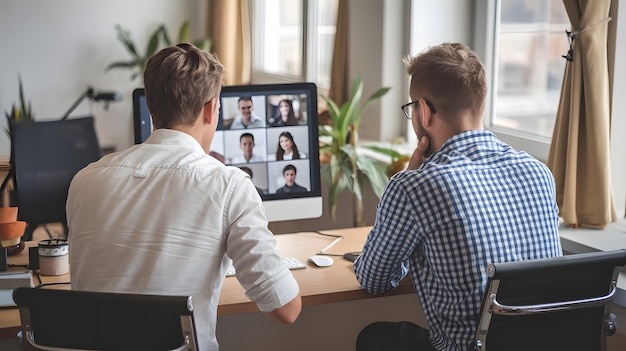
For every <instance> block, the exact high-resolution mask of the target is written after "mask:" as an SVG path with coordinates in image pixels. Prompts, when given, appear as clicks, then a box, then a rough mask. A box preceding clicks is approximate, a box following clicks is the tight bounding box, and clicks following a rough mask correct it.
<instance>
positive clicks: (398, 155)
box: [361, 145, 407, 159]
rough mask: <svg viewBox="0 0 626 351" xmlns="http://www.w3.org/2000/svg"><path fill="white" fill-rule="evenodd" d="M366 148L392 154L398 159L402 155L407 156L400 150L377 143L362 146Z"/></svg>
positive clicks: (393, 157) (392, 156)
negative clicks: (377, 144)
mask: <svg viewBox="0 0 626 351" xmlns="http://www.w3.org/2000/svg"><path fill="white" fill-rule="evenodd" d="M361 147H362V148H364V149H368V150H372V151H376V152H378V153H380V154H383V155H388V156H391V158H392V159H397V158H400V157H402V156H407V155H405V154H401V153H399V152H398V151H396V150H394V149H389V148H386V147H381V146H375V145H367V146H361Z"/></svg>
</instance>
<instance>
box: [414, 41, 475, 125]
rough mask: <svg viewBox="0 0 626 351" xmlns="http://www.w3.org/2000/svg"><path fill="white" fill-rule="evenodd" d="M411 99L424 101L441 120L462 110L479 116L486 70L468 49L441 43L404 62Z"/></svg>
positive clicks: (453, 44) (462, 45)
mask: <svg viewBox="0 0 626 351" xmlns="http://www.w3.org/2000/svg"><path fill="white" fill-rule="evenodd" d="M404 63H405V65H406V71H407V73H408V74H409V75H410V76H411V88H410V90H411V96H412V97H413V98H426V99H427V100H429V101H430V102H432V104H433V105H434V106H435V109H436V110H437V112H438V113H440V114H441V115H442V117H443V118H444V119H448V118H454V116H456V115H458V114H460V113H461V112H463V111H465V110H469V111H470V112H471V113H472V115H474V116H482V113H483V111H484V108H485V98H486V96H487V79H486V77H485V67H484V66H483V64H482V62H481V61H480V59H479V58H478V56H477V55H476V53H474V52H473V51H472V50H471V49H470V48H469V47H467V46H466V45H464V44H460V43H443V44H440V45H437V46H434V47H431V48H429V49H427V50H425V51H424V52H422V53H420V54H418V55H416V56H414V57H406V58H405V59H404Z"/></svg>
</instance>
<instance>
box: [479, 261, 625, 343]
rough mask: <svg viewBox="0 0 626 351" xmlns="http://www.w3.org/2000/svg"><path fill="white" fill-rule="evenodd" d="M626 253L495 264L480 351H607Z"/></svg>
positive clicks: (490, 272) (489, 271)
mask: <svg viewBox="0 0 626 351" xmlns="http://www.w3.org/2000/svg"><path fill="white" fill-rule="evenodd" d="M625 264H626V250H616V251H607V252H594V253H585V254H577V255H568V256H563V257H555V258H546V259H538V260H530V261H517V262H506V263H496V264H490V265H489V266H488V267H487V276H488V282H487V288H486V290H485V295H484V298H483V303H482V307H481V316H480V320H479V324H478V329H477V332H476V350H479V351H497V350H507V351H516V350H525V351H527V350H533V351H542V350H546V351H547V350H549V351H554V350H568V351H575V350H581V351H594V350H601V351H604V350H606V337H607V335H612V333H614V332H615V327H616V326H615V321H614V320H612V318H611V317H614V316H612V315H611V314H610V310H611V305H612V303H613V299H614V296H615V293H616V284H617V278H618V276H619V272H620V268H621V267H623V266H624V265H625Z"/></svg>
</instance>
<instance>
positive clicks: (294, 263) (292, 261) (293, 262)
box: [226, 257, 306, 277]
mask: <svg viewBox="0 0 626 351" xmlns="http://www.w3.org/2000/svg"><path fill="white" fill-rule="evenodd" d="M283 262H285V263H286V264H287V267H289V269H302V268H306V263H304V262H302V261H300V260H299V259H297V258H295V257H283ZM233 275H235V267H234V266H233V265H232V264H231V265H230V267H228V269H227V270H226V276H227V277H230V276H233Z"/></svg>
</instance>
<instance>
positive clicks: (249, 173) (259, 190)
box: [239, 166, 264, 195]
mask: <svg viewBox="0 0 626 351" xmlns="http://www.w3.org/2000/svg"><path fill="white" fill-rule="evenodd" d="M239 169H241V170H242V171H244V172H246V174H247V175H249V176H250V181H252V178H254V172H252V168H250V167H246V166H241V167H239ZM253 183H254V182H253ZM254 188H255V189H256V192H257V193H259V195H261V194H263V193H264V191H263V189H261V188H259V187H258V186H256V185H255V186H254Z"/></svg>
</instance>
